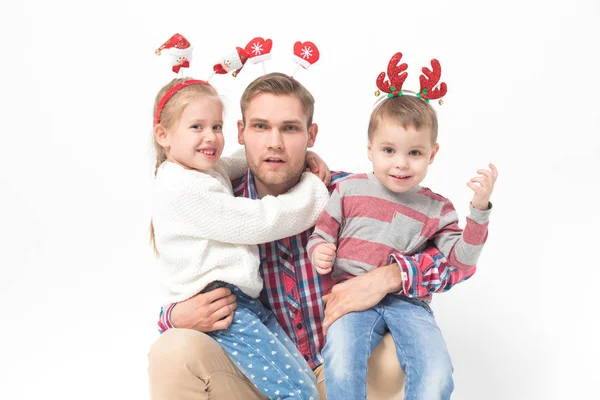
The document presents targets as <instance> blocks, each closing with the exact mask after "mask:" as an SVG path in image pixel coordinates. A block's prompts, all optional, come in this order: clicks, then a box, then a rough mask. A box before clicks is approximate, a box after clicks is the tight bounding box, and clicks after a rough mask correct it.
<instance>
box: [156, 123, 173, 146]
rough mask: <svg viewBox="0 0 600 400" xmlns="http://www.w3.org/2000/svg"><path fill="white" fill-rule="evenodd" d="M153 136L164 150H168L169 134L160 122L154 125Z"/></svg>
mask: <svg viewBox="0 0 600 400" xmlns="http://www.w3.org/2000/svg"><path fill="white" fill-rule="evenodd" d="M154 137H155V138H156V142H157V143H158V144H159V145H160V146H161V147H162V148H163V149H165V150H168V149H169V147H170V146H171V143H170V140H169V135H168V134H167V130H166V129H165V127H164V126H163V125H162V124H157V125H155V126H154Z"/></svg>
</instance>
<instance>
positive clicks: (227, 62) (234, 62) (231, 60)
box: [213, 47, 248, 76]
mask: <svg viewBox="0 0 600 400" xmlns="http://www.w3.org/2000/svg"><path fill="white" fill-rule="evenodd" d="M235 49H236V52H235V53H232V54H230V55H228V56H226V57H223V59H222V60H221V61H219V62H218V63H217V64H215V65H214V66H213V70H214V71H215V74H227V73H228V72H231V71H233V73H232V74H231V75H233V76H236V75H237V74H238V73H239V72H240V71H241V69H242V67H243V66H244V64H246V61H248V53H247V52H246V50H245V49H242V48H241V47H236V48H235Z"/></svg>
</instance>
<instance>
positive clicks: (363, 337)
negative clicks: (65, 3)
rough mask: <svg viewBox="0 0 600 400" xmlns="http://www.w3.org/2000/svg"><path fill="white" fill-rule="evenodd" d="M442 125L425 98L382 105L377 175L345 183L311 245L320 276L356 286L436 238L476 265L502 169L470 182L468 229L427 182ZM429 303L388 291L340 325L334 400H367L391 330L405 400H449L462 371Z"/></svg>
mask: <svg viewBox="0 0 600 400" xmlns="http://www.w3.org/2000/svg"><path fill="white" fill-rule="evenodd" d="M394 90H395V89H394ZM425 93H427V92H425ZM437 126H438V123H437V117H436V114H435V111H434V110H433V108H432V107H431V106H430V105H429V104H428V102H426V101H425V100H424V99H423V98H418V97H416V96H410V95H404V96H402V95H400V96H397V95H393V96H388V98H386V99H385V100H384V101H383V102H382V103H380V104H379V105H378V106H377V107H376V108H375V110H374V111H373V113H372V115H371V120H370V123H369V129H368V138H369V148H368V149H369V152H368V154H369V160H371V161H372V163H373V172H371V173H368V174H357V175H353V176H349V177H347V178H346V179H345V180H343V181H341V182H339V183H338V186H337V188H336V190H335V191H334V192H333V194H332V196H331V199H330V201H329V203H328V205H327V207H326V209H325V211H324V212H323V214H321V216H320V218H319V220H318V222H317V225H316V227H315V230H314V233H313V234H312V235H311V237H310V240H309V242H308V244H307V249H308V252H309V256H310V258H311V261H312V263H313V265H314V266H315V268H316V270H317V272H318V273H319V274H329V273H330V272H332V270H333V273H332V276H333V278H334V280H335V281H336V282H340V281H343V280H346V279H351V278H352V277H354V276H358V275H362V274H365V273H367V272H368V271H371V270H373V269H375V268H377V267H379V266H382V265H386V264H388V256H389V255H390V254H393V253H396V254H398V252H400V254H406V255H411V254H414V253H416V252H420V251H423V249H424V248H425V246H426V245H427V243H428V242H429V241H431V242H433V244H435V246H436V247H437V248H438V249H440V251H441V252H442V253H443V254H444V255H445V256H446V257H447V258H448V261H449V263H450V264H451V265H453V266H454V267H455V268H457V269H463V270H467V269H472V268H473V267H474V266H475V264H476V262H477V259H478V257H479V254H480V252H481V249H482V247H483V244H484V243H485V241H486V238H487V225H488V219H489V215H490V212H491V203H489V200H490V196H491V194H492V190H493V187H494V182H495V180H496V177H497V170H496V168H495V167H494V166H493V165H492V164H490V169H491V171H489V170H478V171H477V172H478V174H480V176H477V177H475V178H473V179H471V181H470V182H469V183H468V186H469V187H470V188H471V189H472V190H473V191H474V192H475V195H474V197H473V200H472V201H471V205H470V210H471V214H470V215H469V217H468V219H467V224H466V227H465V229H464V231H462V230H461V229H460V228H459V226H458V218H457V214H456V211H455V210H454V207H453V206H452V203H451V202H450V201H449V200H447V199H446V198H444V197H442V196H440V195H439V194H436V193H434V192H432V191H431V190H429V189H427V188H425V187H422V186H420V185H419V184H420V183H421V181H423V179H424V178H425V176H426V175H427V168H428V166H429V165H430V164H431V163H433V160H434V158H435V155H436V153H437V151H438V149H439V146H438V144H437ZM428 303H429V302H428V299H426V298H421V299H418V298H417V299H411V298H408V297H401V296H397V295H392V294H388V295H387V296H386V297H384V298H383V300H382V301H381V302H379V303H378V304H377V305H376V306H374V307H373V308H371V309H368V310H366V311H362V312H353V313H349V314H346V315H344V316H342V317H341V318H340V319H338V320H337V321H335V322H334V323H333V324H332V325H331V326H330V327H329V330H328V332H327V338H326V342H325V347H324V349H323V356H324V358H325V363H324V365H325V385H326V389H327V399H328V400H336V399H344V400H348V399H365V398H366V384H365V378H366V376H367V359H368V358H369V355H370V354H371V351H372V350H373V349H374V348H375V346H377V344H378V343H379V341H380V340H381V337H382V335H383V334H384V333H385V332H386V331H387V330H389V331H390V332H391V334H392V337H393V339H394V341H395V343H396V348H397V350H398V351H397V356H398V359H399V361H400V364H401V365H402V367H403V369H404V370H405V372H406V384H405V391H406V394H405V399H449V398H450V394H451V393H452V390H453V387H454V384H453V380H452V372H453V367H452V363H451V361H450V356H449V354H448V350H447V348H446V344H445V342H444V339H443V337H442V334H441V332H440V330H439V328H438V326H437V324H436V322H435V319H434V316H433V313H432V311H431V309H430V308H429V304H428Z"/></svg>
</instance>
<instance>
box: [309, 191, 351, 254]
mask: <svg viewBox="0 0 600 400" xmlns="http://www.w3.org/2000/svg"><path fill="white" fill-rule="evenodd" d="M341 225H342V201H341V195H340V190H339V185H337V186H336V187H335V189H334V190H333V193H332V194H331V197H330V199H329V202H328V203H327V206H326V207H325V210H324V211H323V213H322V214H321V216H320V217H319V219H318V220H317V224H316V226H315V230H314V231H313V233H312V235H311V236H310V238H309V239H308V243H307V244H306V249H307V250H308V256H309V259H310V262H311V263H313V264H314V262H313V253H314V251H315V248H316V247H317V246H318V245H320V244H323V243H333V244H335V245H336V246H337V241H338V235H339V232H340V227H341Z"/></svg>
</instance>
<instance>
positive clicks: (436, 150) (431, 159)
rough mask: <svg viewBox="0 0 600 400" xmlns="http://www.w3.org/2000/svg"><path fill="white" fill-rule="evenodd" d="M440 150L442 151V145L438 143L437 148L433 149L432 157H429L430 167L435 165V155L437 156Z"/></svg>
mask: <svg viewBox="0 0 600 400" xmlns="http://www.w3.org/2000/svg"><path fill="white" fill-rule="evenodd" d="M439 149H440V145H439V144H437V143H436V144H435V146H434V147H433V151H432V152H431V156H429V165H431V164H432V163H433V160H434V159H435V155H436V154H437V152H438V151H439Z"/></svg>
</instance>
